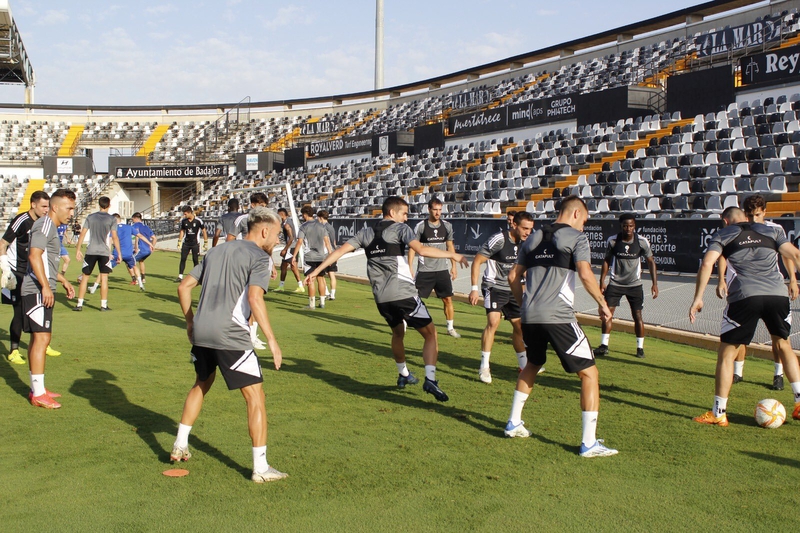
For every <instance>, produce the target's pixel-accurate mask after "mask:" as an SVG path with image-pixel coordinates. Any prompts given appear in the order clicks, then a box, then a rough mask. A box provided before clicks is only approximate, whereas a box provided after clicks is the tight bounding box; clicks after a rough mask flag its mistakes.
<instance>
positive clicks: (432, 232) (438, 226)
mask: <svg viewBox="0 0 800 533" xmlns="http://www.w3.org/2000/svg"><path fill="white" fill-rule="evenodd" d="M443 205H444V204H443V203H442V201H441V200H439V199H438V198H436V197H434V198H431V199H430V201H429V202H428V219H427V220H423V221H422V222H420V223H419V224H417V227H416V228H414V233H415V234H416V235H417V239H419V242H421V243H422V244H424V245H426V246H430V247H432V248H438V249H439V250H449V251H450V252H453V253H455V251H456V249H455V246H453V226H452V225H451V224H450V223H449V222H448V221H446V220H442V206H443ZM415 256H416V253H415V252H414V250H411V249H409V250H408V265H409V266H410V267H413V266H414V257H415ZM411 274H412V276H413V274H414V271H413V270H412V271H411ZM457 277H458V266H457V265H456V263H455V261H450V262H449V263H448V261H447V260H446V259H424V258H422V257H420V258H419V265H417V276H416V278H414V283H415V285H416V286H417V290H418V291H419V297H420V298H425V299H427V298H428V296H430V295H431V291H433V290H435V291H436V297H437V298H441V300H442V305H444V318H445V320H446V323H447V334H448V335H450V336H451V337H455V338H456V339H458V338H460V337H461V335H460V334H459V333H458V332H457V331H456V330H455V326H453V322H454V319H455V310H454V309H453V281H455V280H456V278H457Z"/></svg>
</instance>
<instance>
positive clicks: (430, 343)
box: [417, 322, 449, 402]
mask: <svg viewBox="0 0 800 533" xmlns="http://www.w3.org/2000/svg"><path fill="white" fill-rule="evenodd" d="M417 331H419V333H420V335H422V338H423V340H424V341H423V344H422V360H423V361H424V362H425V383H424V384H423V385H422V390H424V391H425V392H427V393H428V394H432V395H433V397H434V398H436V399H437V400H439V401H440V402H446V401H447V400H448V399H449V397H448V396H447V394H445V392H444V391H443V390H442V389H440V388H439V381H438V380H437V379H436V363H437V361H438V360H439V338H438V337H437V335H436V326H434V325H433V322H431V323H430V324H428V325H427V326H424V327H421V328H417Z"/></svg>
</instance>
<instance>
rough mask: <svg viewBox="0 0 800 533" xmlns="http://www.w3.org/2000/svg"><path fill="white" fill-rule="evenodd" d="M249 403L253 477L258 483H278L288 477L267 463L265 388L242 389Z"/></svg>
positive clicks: (248, 422) (248, 417) (248, 413)
mask: <svg viewBox="0 0 800 533" xmlns="http://www.w3.org/2000/svg"><path fill="white" fill-rule="evenodd" d="M241 390H242V396H244V400H245V402H246V403H247V427H248V429H249V431H250V439H251V440H252V441H253V476H252V477H251V479H252V480H253V481H255V482H256V483H265V482H267V481H278V480H280V479H283V478H285V477H287V474H285V473H283V472H279V471H278V470H276V469H275V468H273V467H271V466H269V464H268V463H267V408H266V406H265V405H264V402H265V398H264V387H263V386H262V384H261V383H256V384H253V385H248V386H247V387H242V389H241Z"/></svg>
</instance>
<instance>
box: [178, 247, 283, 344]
mask: <svg viewBox="0 0 800 533" xmlns="http://www.w3.org/2000/svg"><path fill="white" fill-rule="evenodd" d="M271 273H272V264H271V262H270V257H269V254H267V252H265V251H264V250H262V249H261V248H259V247H258V245H257V244H255V243H254V242H252V241H247V240H238V241H228V242H226V243H224V244H221V245H219V246H217V247H215V248H212V249H211V250H210V251H209V252H208V253H207V254H206V257H205V259H204V260H203V262H202V263H200V264H199V265H197V266H196V267H194V269H192V271H191V272H190V273H189V275H190V276H192V277H193V278H195V279H196V280H197V281H198V282H199V283H200V285H201V286H202V289H201V290H200V300H199V301H198V302H197V311H196V312H195V315H194V345H195V346H204V347H206V348H215V349H217V350H252V349H253V344H252V342H251V341H250V325H249V323H248V320H249V319H250V304H249V302H248V300H247V292H248V289H249V288H250V286H258V287H261V288H262V289H264V290H265V291H266V290H267V289H268V288H269V278H270V274H271Z"/></svg>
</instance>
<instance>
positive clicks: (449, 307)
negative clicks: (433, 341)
mask: <svg viewBox="0 0 800 533" xmlns="http://www.w3.org/2000/svg"><path fill="white" fill-rule="evenodd" d="M442 306H443V307H444V319H445V320H446V321H447V334H448V335H450V336H451V337H455V338H456V339H460V338H461V335H460V334H459V333H458V332H457V331H456V329H455V326H454V325H453V321H454V320H455V317H456V311H455V309H454V308H453V297H452V296H445V297H444V298H442Z"/></svg>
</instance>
